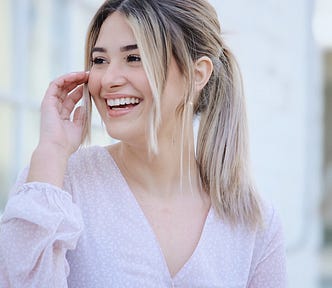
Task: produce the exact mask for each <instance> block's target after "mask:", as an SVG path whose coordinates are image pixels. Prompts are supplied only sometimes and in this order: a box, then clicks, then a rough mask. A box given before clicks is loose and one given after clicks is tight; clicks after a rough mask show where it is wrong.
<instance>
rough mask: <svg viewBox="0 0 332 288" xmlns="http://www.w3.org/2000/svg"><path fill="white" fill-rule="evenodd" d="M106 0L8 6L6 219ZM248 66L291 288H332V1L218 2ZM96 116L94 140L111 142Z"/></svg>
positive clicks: (0, 24)
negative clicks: (54, 88) (48, 99)
mask: <svg viewBox="0 0 332 288" xmlns="http://www.w3.org/2000/svg"><path fill="white" fill-rule="evenodd" d="M102 2H103V1H101V0H1V1H0V39H1V44H0V67H1V70H0V139H1V140H0V145H1V146H0V147H1V149H0V214H1V211H3V209H4V206H5V203H6V200H7V197H8V193H9V191H10V187H11V186H12V185H13V183H14V181H15V178H16V176H17V174H18V173H19V171H20V170H22V169H23V168H24V167H25V166H26V165H27V164H28V163H29V157H30V155H31V152H32V151H33V148H34V147H35V145H36V144H37V142H38V133H39V106H40V101H41V98H42V97H43V94H44V91H45V89H46V88H47V86H48V84H49V82H50V81H51V80H52V79H54V78H55V77H57V76H59V75H61V74H64V73H67V72H70V71H77V70H82V69H83V52H84V41H85V33H86V30H87V26H88V24H89V21H90V19H91V17H92V15H93V14H94V12H95V11H96V9H97V7H98V6H99V5H100V4H101V3H102ZM211 3H212V4H213V5H214V6H215V7H216V9H217V11H218V14H219V18H220V20H221V25H222V29H223V33H224V37H225V41H226V43H227V44H228V45H229V46H230V47H231V49H232V50H233V52H234V53H235V55H236V57H237V59H238V62H239V64H240V67H241V70H242V73H243V80H244V85H245V92H246V96H247V105H248V116H249V128H250V143H251V156H252V168H253V173H254V176H255V179H256V183H257V187H258V189H259V191H260V193H261V194H263V196H264V197H265V198H266V199H269V200H271V201H272V202H273V203H274V205H275V206H276V207H277V209H278V211H279V214H280V216H281V219H282V221H283V225H284V230H285V241H286V248H287V265H288V276H289V283H288V286H289V287H291V288H293V287H294V288H328V287H331V288H332V1H331V0H293V1H288V0H265V1H259V0H213V1H212V0H211ZM96 114H97V113H94V115H95V117H94V119H93V127H94V128H93V138H92V139H93V140H92V143H93V144H96V143H98V144H101V145H104V144H106V143H107V142H110V141H111V140H110V139H108V137H107V135H105V133H104V131H103V129H102V126H101V123H100V119H99V118H98V116H97V115H96Z"/></svg>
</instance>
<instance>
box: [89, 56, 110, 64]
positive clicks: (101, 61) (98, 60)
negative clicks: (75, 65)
mask: <svg viewBox="0 0 332 288" xmlns="http://www.w3.org/2000/svg"><path fill="white" fill-rule="evenodd" d="M91 62H92V65H99V64H106V63H108V62H107V61H106V60H105V59H104V58H101V57H95V58H93V59H92V60H91Z"/></svg>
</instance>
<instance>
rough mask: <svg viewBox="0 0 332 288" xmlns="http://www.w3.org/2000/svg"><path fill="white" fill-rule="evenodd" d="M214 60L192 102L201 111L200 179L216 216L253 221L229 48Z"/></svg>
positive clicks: (241, 107) (255, 213) (255, 207)
mask: <svg viewBox="0 0 332 288" xmlns="http://www.w3.org/2000/svg"><path fill="white" fill-rule="evenodd" d="M213 62H214V72H213V74H212V76H211V79H210V80H209V83H208V84H207V86H206V87H205V88H204V89H203V91H202V93H201V95H200V98H199V100H198V101H199V102H198V104H197V108H196V110H197V112H201V119H200V126H199V131H198V137H197V161H198V166H199V170H200V175H201V180H202V185H203V188H204V189H205V190H206V191H208V192H209V194H210V197H211V202H212V206H213V207H214V209H215V211H216V212H217V214H218V215H219V216H220V217H221V218H223V219H225V220H229V221H230V223H231V224H239V223H245V224H249V225H251V226H254V225H255V224H256V223H259V222H260V219H261V211H260V205H259V199H258V196H257V195H256V194H255V191H254V187H253V183H252V180H251V177H250V173H249V167H248V137H247V120H246V109H245V99H244V95H243V89H242V79H241V75H240V72H239V70H238V66H237V63H236V61H235V59H234V57H233V55H232V54H231V52H230V51H229V50H228V49H223V52H222V54H221V56H220V57H219V59H214V61H213Z"/></svg>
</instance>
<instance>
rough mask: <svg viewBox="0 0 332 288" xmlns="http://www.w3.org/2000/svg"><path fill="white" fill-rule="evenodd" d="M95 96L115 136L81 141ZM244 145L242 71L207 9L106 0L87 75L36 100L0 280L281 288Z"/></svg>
mask: <svg viewBox="0 0 332 288" xmlns="http://www.w3.org/2000/svg"><path fill="white" fill-rule="evenodd" d="M201 23H204V25H201ZM84 91H85V93H84ZM81 98H84V103H83V106H78V107H77V104H78V102H79V101H80V99H81ZM92 99H93V102H94V103H95V105H96V107H97V109H98V112H99V114H100V116H101V117H102V120H103V122H104V124H105V127H106V130H107V132H108V134H109V135H110V136H111V137H113V138H116V139H118V140H119V142H118V143H117V144H114V145H110V146H106V147H100V146H93V147H85V148H83V147H82V148H81V149H79V147H80V145H81V143H82V142H83V141H84V139H86V138H88V136H89V133H90V130H91V128H90V122H91V105H92ZM71 115H72V116H71ZM198 115H199V116H200V128H199V132H198V141H197V150H196V151H195V142H194V133H193V120H194V118H195V117H196V116H198ZM71 119H72V120H71ZM247 151H248V147H247V137H246V113H245V106H244V97H243V94H242V87H241V77H240V74H239V71H238V69H237V66H236V62H235V60H234V58H233V56H232V54H231V52H230V51H229V49H228V48H227V47H226V45H225V43H224V42H223V39H222V38H221V31H220V27H219V22H218V19H217V15H216V12H215V10H214V9H213V7H212V6H211V5H210V4H209V3H208V2H206V1H205V0H188V1H181V0H162V1H135V0H124V1H122V0H113V1H112V0H108V1H105V2H104V4H103V5H102V6H101V7H100V9H99V10H98V11H97V12H96V14H95V16H94V18H93V19H92V22H91V25H90V28H89V31H88V34H87V45H86V71H82V72H76V73H70V74H66V75H63V76H61V77H59V78H57V79H55V80H54V81H53V82H51V84H50V85H49V88H48V89H47V91H46V94H45V96H44V99H43V101H42V105H41V129H40V140H39V144H38V146H37V147H36V149H35V150H34V153H33V155H32V157H31V162H30V166H29V167H28V168H27V169H26V171H25V172H24V173H23V174H22V175H21V177H20V179H19V180H18V182H17V183H16V185H15V187H14V188H13V194H12V195H11V197H10V199H9V201H8V204H7V207H6V211H5V213H4V216H3V219H2V224H1V231H0V243H4V245H2V246H1V247H0V284H2V286H5V287H7V286H15V287H48V286H50V285H51V286H55V287H106V286H107V287H175V286H176V287H252V288H253V287H266V288H268V287H273V288H275V287H285V260H284V257H285V255H284V248H283V240H282V231H281V226H280V221H279V218H278V216H277V214H276V212H275V211H274V209H273V207H271V206H270V205H268V204H266V203H265V202H264V201H263V200H262V199H261V198H260V197H259V196H258V195H257V193H256V192H255V189H254V187H253V185H252V180H251V178H250V173H249V171H248V155H247V154H248V152H247ZM45 159H47V161H45ZM46 162H47V163H46ZM9 239H15V241H9ZM18 251H19V253H17V252H18ZM22 255H23V257H22ZM50 283H52V284H50Z"/></svg>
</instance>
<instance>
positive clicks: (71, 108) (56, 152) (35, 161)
mask: <svg viewBox="0 0 332 288" xmlns="http://www.w3.org/2000/svg"><path fill="white" fill-rule="evenodd" d="M88 78H89V74H88V72H76V73H70V74H66V75H63V76H61V77H59V78H57V79H55V80H54V81H52V82H51V83H50V85H49V87H48V89H47V91H46V93H45V96H44V99H43V101H42V105H41V125H40V139H39V144H38V146H37V148H36V149H35V151H34V153H33V155H32V158H31V163H30V170H29V174H28V178H27V182H35V181H37V182H47V183H50V184H53V185H57V186H59V187H62V184H63V177H64V173H65V170H66V169H67V161H68V159H69V157H70V155H71V154H72V153H73V152H75V151H76V150H77V149H78V147H79V145H80V144H81V142H82V136H83V135H82V133H83V128H84V127H83V126H84V121H85V117H86V115H85V114H84V111H83V109H82V107H76V104H77V103H78V102H79V100H80V99H81V98H82V96H83V84H84V83H87V81H88ZM75 107H76V108H75ZM72 113H73V116H72V117H71V115H72Z"/></svg>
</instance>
